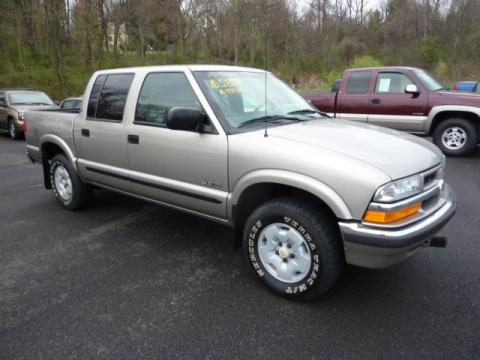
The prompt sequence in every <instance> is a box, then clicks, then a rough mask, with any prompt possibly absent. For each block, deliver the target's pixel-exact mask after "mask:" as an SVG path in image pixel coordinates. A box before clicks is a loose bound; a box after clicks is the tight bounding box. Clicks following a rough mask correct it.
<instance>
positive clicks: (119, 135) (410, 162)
mask: <svg viewBox="0 0 480 360" xmlns="http://www.w3.org/2000/svg"><path fill="white" fill-rule="evenodd" d="M84 99H85V101H84V102H83V104H82V107H81V109H80V110H79V111H78V112H77V113H65V112H62V111H61V110H57V111H32V112H28V113H27V114H26V121H27V126H26V128H27V133H26V136H27V155H28V156H29V158H30V159H31V160H32V161H34V162H38V163H40V164H42V166H43V175H44V182H45V187H46V188H47V189H52V190H53V192H54V194H55V196H56V198H57V199H58V201H59V202H60V203H61V204H62V206H64V207H65V208H67V209H71V210H74V209H78V208H81V207H83V206H85V205H86V204H88V203H89V202H90V200H92V197H93V193H94V189H96V188H104V189H109V190H114V191H118V192H120V193H123V194H126V195H130V196H134V197H136V198H140V199H144V200H148V201H152V202H155V203H158V204H161V205H166V206H169V207H172V208H175V209H179V210H182V211H186V212H188V213H191V214H195V215H200V216H203V217H206V218H208V219H211V220H214V221H217V222H219V223H222V224H226V225H230V226H232V227H233V228H234V235H235V236H234V238H235V240H234V241H235V245H237V246H238V247H240V246H243V249H244V253H245V256H246V259H247V262H248V263H249V265H250V267H251V269H252V270H253V272H254V273H255V274H256V276H257V277H258V278H259V279H261V280H262V281H263V283H264V284H266V285H267V286H268V287H269V288H270V289H272V290H274V291H275V292H277V293H280V294H283V295H285V296H288V297H294V298H302V299H305V298H314V297H317V296H320V295H321V294H323V293H324V292H326V291H327V290H328V289H329V288H330V287H331V286H332V285H333V284H334V283H335V281H336V280H337V278H338V276H339V275H340V274H341V271H342V268H343V266H344V264H345V263H348V264H352V265H358V266H362V267H368V268H384V267H387V266H390V265H392V264H395V263H397V262H400V261H402V260H404V259H405V258H407V257H408V256H409V255H411V254H413V253H414V252H416V251H417V250H418V249H420V248H422V247H425V246H438V247H443V246H445V244H446V239H445V238H443V237H439V236H436V235H435V233H436V232H437V231H438V230H439V229H440V228H442V227H443V226H444V225H445V224H446V223H447V222H448V220H449V219H450V218H451V217H452V216H453V214H454V212H455V206H456V205H455V197H454V194H453V192H452V190H451V189H450V187H449V186H448V185H447V184H446V183H445V182H444V179H443V173H444V167H445V157H444V156H443V155H442V153H441V152H440V151H439V150H438V148H437V147H436V146H435V145H433V144H431V143H429V142H427V141H425V140H422V139H420V138H417V137H414V136H411V135H408V134H404V133H400V132H397V131H395V130H389V129H386V128H382V127H377V126H373V125H367V124H358V123H355V122H349V121H347V120H333V119H330V118H328V117H327V116H325V115H323V114H322V113H319V112H318V111H317V110H316V109H314V108H313V107H312V106H311V105H310V104H309V103H308V102H307V101H306V100H304V99H303V98H302V97H301V96H300V95H298V94H297V93H296V92H295V91H293V90H292V89H290V88H289V87H288V86H287V85H285V84H284V83H283V82H281V81H280V80H278V79H277V78H276V77H275V76H274V75H272V74H271V73H268V72H264V71H262V70H257V69H250V68H240V67H229V66H205V65H196V66H157V67H140V68H128V69H116V70H106V71H99V72H96V73H95V74H94V75H93V76H92V78H91V80H90V82H89V84H88V86H87V88H86V92H85V95H84Z"/></svg>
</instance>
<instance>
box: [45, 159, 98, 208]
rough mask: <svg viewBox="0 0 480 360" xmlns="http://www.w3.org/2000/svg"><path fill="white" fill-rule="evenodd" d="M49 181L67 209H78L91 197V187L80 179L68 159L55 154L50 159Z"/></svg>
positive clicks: (86, 203)
mask: <svg viewBox="0 0 480 360" xmlns="http://www.w3.org/2000/svg"><path fill="white" fill-rule="evenodd" d="M49 176H50V183H51V184H52V189H53V193H54V194H55V197H56V198H57V200H58V201H59V202H60V204H62V206H63V207H65V208H66V209H68V210H78V209H81V208H83V207H85V206H87V205H88V204H89V203H90V202H91V201H92V199H93V188H92V187H91V186H90V185H87V184H85V183H84V182H82V180H80V178H79V177H78V175H77V173H76V172H75V169H74V168H73V166H72V164H71V163H70V161H68V160H67V158H66V157H65V156H64V155H62V154H57V155H55V156H54V157H53V159H52V160H51V161H50V168H49Z"/></svg>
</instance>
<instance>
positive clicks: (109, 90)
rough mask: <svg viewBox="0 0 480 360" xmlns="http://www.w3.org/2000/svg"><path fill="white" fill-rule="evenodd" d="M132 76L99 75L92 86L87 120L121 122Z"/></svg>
mask: <svg viewBox="0 0 480 360" xmlns="http://www.w3.org/2000/svg"><path fill="white" fill-rule="evenodd" d="M133 77H134V75H133V74H112V75H100V76H99V77H98V78H97V79H96V80H95V83H94V84H93V87H92V91H91V93H90V99H89V101H88V108H87V118H88V119H89V120H93V119H98V120H106V121H118V122H120V121H122V119H123V111H124V109H125V103H126V101H127V96H128V91H129V90H130V85H131V84H132V81H133Z"/></svg>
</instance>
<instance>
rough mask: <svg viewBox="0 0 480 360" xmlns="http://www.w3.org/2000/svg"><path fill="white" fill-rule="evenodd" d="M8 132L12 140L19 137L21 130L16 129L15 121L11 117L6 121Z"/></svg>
mask: <svg viewBox="0 0 480 360" xmlns="http://www.w3.org/2000/svg"><path fill="white" fill-rule="evenodd" d="M8 134H9V135H10V137H11V138H12V139H13V140H18V139H20V136H21V132H20V131H18V130H17V127H16V126H15V121H14V120H13V119H10V120H9V121H8Z"/></svg>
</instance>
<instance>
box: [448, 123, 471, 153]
mask: <svg viewBox="0 0 480 360" xmlns="http://www.w3.org/2000/svg"><path fill="white" fill-rule="evenodd" d="M466 142H467V133H466V132H465V130H463V129H462V128H460V127H451V128H448V129H445V131H444V132H443V134H442V144H443V146H445V147H446V148H447V149H450V150H458V149H460V148H461V147H463V146H464V145H465V143H466Z"/></svg>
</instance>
